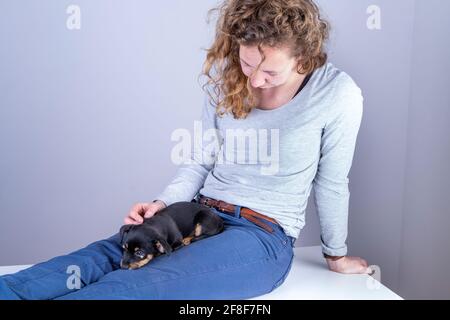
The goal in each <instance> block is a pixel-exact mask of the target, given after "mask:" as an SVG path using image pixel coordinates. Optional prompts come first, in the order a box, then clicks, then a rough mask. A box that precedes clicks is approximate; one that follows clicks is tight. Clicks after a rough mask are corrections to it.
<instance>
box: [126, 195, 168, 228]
mask: <svg viewBox="0 0 450 320" xmlns="http://www.w3.org/2000/svg"><path fill="white" fill-rule="evenodd" d="M165 207H166V204H165V203H164V202H162V201H160V200H156V201H155V202H141V203H136V204H135V205H133V207H132V208H131V210H130V212H128V214H127V216H126V217H125V219H124V223H125V224H141V223H142V222H144V218H151V217H152V216H153V215H154V214H155V213H156V212H158V211H159V210H162V209H164V208H165Z"/></svg>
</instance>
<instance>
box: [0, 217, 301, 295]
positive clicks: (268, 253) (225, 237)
mask: <svg viewBox="0 0 450 320" xmlns="http://www.w3.org/2000/svg"><path fill="white" fill-rule="evenodd" d="M238 211H239V210H236V213H235V216H230V215H227V214H225V213H222V212H219V211H217V210H215V212H216V213H217V214H218V215H220V216H221V217H222V218H223V220H224V222H225V228H224V231H223V232H222V233H219V234H217V235H215V236H212V237H209V238H205V239H203V240H200V241H197V242H193V243H192V244H190V245H189V246H186V247H181V248H179V249H178V250H176V251H174V252H173V253H172V254H171V255H170V256H167V255H162V256H159V257H157V258H155V259H154V260H152V261H151V262H150V263H149V264H147V265H146V266H144V267H142V268H140V269H137V270H123V269H120V268H119V263H120V259H121V255H122V249H121V246H120V244H119V236H118V234H116V235H114V236H112V237H110V238H108V239H105V240H100V241H97V242H94V243H92V244H90V245H88V246H87V247H85V248H83V249H80V250H78V251H75V252H73V253H70V254H68V255H64V256H59V257H56V258H53V259H51V260H49V261H47V262H44V263H40V264H36V265H34V266H32V267H31V268H28V269H26V270H23V271H20V272H18V273H16V274H13V275H5V276H2V277H0V299H173V300H177V299H246V298H251V297H256V296H260V295H263V294H266V293H268V292H271V291H272V290H274V289H275V288H277V287H278V286H280V285H281V284H282V283H283V282H284V280H285V278H286V276H287V275H288V273H289V270H290V268H291V264H292V259H293V246H294V240H295V239H294V238H292V237H289V236H287V235H286V234H285V233H284V232H283V229H282V228H281V227H280V226H278V225H275V224H272V223H270V222H267V223H268V224H269V225H271V226H272V227H273V229H274V232H273V233H269V232H267V231H266V230H264V229H262V228H261V227H259V226H257V225H255V224H253V223H252V222H250V221H248V220H247V219H245V218H243V217H241V216H240V215H239V212H238ZM71 266H76V268H78V270H79V277H78V278H77V279H78V283H79V284H80V286H78V287H76V288H73V286H71V285H69V284H70V281H68V280H69V277H70V276H72V277H73V274H72V273H71V272H72V271H70V270H71V269H70V268H73V267H71ZM68 272H69V273H68ZM74 283H76V282H74Z"/></svg>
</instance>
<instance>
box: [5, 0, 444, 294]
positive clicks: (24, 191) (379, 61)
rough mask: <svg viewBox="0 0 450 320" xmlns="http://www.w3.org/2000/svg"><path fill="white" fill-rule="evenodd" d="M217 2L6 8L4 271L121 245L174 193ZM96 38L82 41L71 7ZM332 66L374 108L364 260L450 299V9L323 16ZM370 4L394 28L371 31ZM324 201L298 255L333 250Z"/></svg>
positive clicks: (357, 234) (359, 159) (367, 131)
mask: <svg viewBox="0 0 450 320" xmlns="http://www.w3.org/2000/svg"><path fill="white" fill-rule="evenodd" d="M216 3H217V2H216V1H212V0H201V1H200V0H198V1H197V0H196V1H184V0H173V1H170V2H154V1H146V0H134V1H126V2H125V1H118V0H97V1H87V0H76V1H75V0H73V1H51V0H45V1H44V0H43V1H24V0H21V1H16V0H14V1H13V0H7V1H6V0H2V1H0V155H1V156H0V252H1V254H0V265H12V264H31V263H37V262H40V261H43V260H46V259H49V258H51V257H53V256H56V255H60V254H64V253H67V252H70V251H73V250H76V249H78V248H80V247H82V246H85V245H87V244H88V243H90V242H92V241H95V240H98V239H101V238H104V237H107V236H109V235H111V234H113V233H114V232H116V231H117V230H118V229H119V227H120V226H121V224H122V221H123V217H124V216H125V214H126V213H127V212H128V210H129V209H130V207H131V205H132V204H133V203H136V202H144V201H151V200H152V199H153V196H155V195H156V194H158V193H159V192H160V191H162V189H163V188H164V187H165V186H166V185H167V183H169V182H170V180H171V179H172V178H173V175H174V173H175V171H176V166H175V165H174V164H172V163H171V161H170V151H171V148H172V147H173V145H174V144H175V142H172V141H171V140H170V135H171V133H172V132H173V131H174V130H175V129H178V128H186V129H188V130H190V131H192V130H193V122H194V120H197V119H199V117H200V111H201V103H202V98H203V91H202V90H201V87H200V84H199V82H198V79H197V77H198V75H199V74H200V72H201V68H202V64H203V61H204V58H205V51H204V50H202V48H207V47H208V46H209V45H210V44H211V41H212V39H213V35H214V27H215V24H214V18H213V20H212V21H211V23H210V24H209V25H208V24H207V23H206V14H207V11H208V9H210V8H212V7H214V5H215V4H216ZM72 4H74V5H78V6H79V7H80V9H81V29H80V30H69V29H68V28H67V27H66V20H67V19H68V17H69V14H67V13H66V9H67V7H68V6H69V5H72ZM318 4H319V5H320V7H321V8H322V10H323V11H322V12H323V15H324V16H325V17H326V18H328V20H329V21H330V22H331V24H332V28H333V29H332V37H331V39H330V41H329V44H328V52H329V54H330V62H332V63H334V64H335V65H336V66H337V67H338V68H340V69H341V70H343V71H345V72H347V73H348V74H350V75H351V76H352V77H353V79H354V80H355V81H356V83H357V84H358V85H359V86H360V87H361V89H362V91H363V95H364V98H365V100H364V115H363V122H362V125H361V129H360V133H359V137H358V142H357V148H356V152H355V157H354V162H353V166H352V170H351V173H350V177H349V178H350V192H351V197H350V198H351V199H350V219H349V237H348V246H349V254H351V255H358V256H362V257H364V258H366V259H367V260H368V262H369V263H370V264H375V265H378V266H380V268H381V281H382V282H383V283H384V284H385V285H386V286H388V287H390V288H391V289H393V290H394V291H395V292H397V293H398V294H400V295H401V296H403V297H405V298H446V299H448V298H450V277H449V276H448V272H447V270H448V265H449V263H450V251H449V250H448V246H449V245H450V235H449V232H448V227H449V225H450V216H449V213H450V212H449V211H450V209H449V208H450V200H449V199H450V197H449V190H450V185H449V184H450V183H449V181H450V170H449V168H448V166H449V163H450V143H449V142H450V141H449V140H450V127H449V119H450V111H449V107H450V93H449V90H448V86H449V77H450V76H449V75H450V62H449V57H450V40H449V37H448V31H449V30H450V22H449V19H448V17H447V15H448V13H450V2H449V1H447V0H427V1H425V0H397V1H390V0H377V1H366V0H340V1H325V0H322V1H318ZM370 5H377V6H378V7H379V8H380V9H381V29H380V30H370V29H369V28H368V27H367V20H368V19H369V17H370V16H371V14H370V13H368V12H367V8H368V7H369V6H370ZM313 196H314V195H313V194H312V195H311V197H310V201H309V207H308V210H307V225H306V227H305V228H304V229H303V232H302V234H301V236H300V238H299V239H298V241H297V246H308V245H318V244H319V227H318V220H317V217H316V211H315V208H314V203H313Z"/></svg>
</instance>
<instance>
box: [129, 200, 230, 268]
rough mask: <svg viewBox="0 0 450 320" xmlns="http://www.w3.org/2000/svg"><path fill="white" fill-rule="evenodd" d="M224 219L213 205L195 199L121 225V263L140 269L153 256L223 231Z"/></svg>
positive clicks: (168, 252) (177, 203)
mask: <svg viewBox="0 0 450 320" xmlns="http://www.w3.org/2000/svg"><path fill="white" fill-rule="evenodd" d="M223 228H224V225H223V220H222V218H221V217H220V216H218V215H216V214H215V213H214V212H213V211H212V209H211V208H209V207H207V206H205V205H202V204H198V203H195V202H176V203H174V204H172V205H170V206H168V207H167V208H164V209H162V210H160V211H158V212H157V213H156V214H155V215H154V216H153V217H151V218H147V219H144V222H143V223H142V224H139V225H132V224H129V225H124V226H122V228H120V237H121V244H122V248H123V256H122V260H121V262H120V267H121V268H123V269H138V268H140V267H143V266H144V265H146V264H147V263H149V262H150V261H151V260H152V259H153V258H155V257H157V256H159V255H161V254H168V255H170V253H171V252H172V251H173V250H175V249H177V248H179V247H181V246H186V245H189V244H190V243H191V242H193V241H197V240H200V239H203V238H206V237H209V236H213V235H215V234H218V233H220V232H222V231H223Z"/></svg>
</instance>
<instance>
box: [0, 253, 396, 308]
mask: <svg viewBox="0 0 450 320" xmlns="http://www.w3.org/2000/svg"><path fill="white" fill-rule="evenodd" d="M294 254H295V257H294V262H293V265H292V268H291V271H290V272H289V275H288V277H287V278H286V281H285V282H284V283H283V284H282V285H281V286H280V287H278V288H277V289H275V290H274V291H272V292H271V293H269V294H266V295H263V296H259V297H256V298H254V299H257V300H303V299H310V300H317V299H320V300H330V299H340V300H349V299H354V300H367V299H370V300H379V299H381V300H400V299H402V298H401V297H400V296H398V295H397V294H395V293H394V292H392V291H391V290H389V289H388V288H387V287H385V286H383V285H382V284H381V283H379V282H378V281H376V280H375V279H373V278H372V277H370V276H368V275H359V274H351V275H347V274H339V273H336V272H332V271H329V270H328V267H327V264H326V261H325V259H324V258H323V257H322V254H321V249H320V246H315V247H298V248H295V249H294ZM28 267H30V266H29V265H21V266H7V267H0V275H4V274H10V273H14V272H17V271H20V270H22V269H25V268H28Z"/></svg>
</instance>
